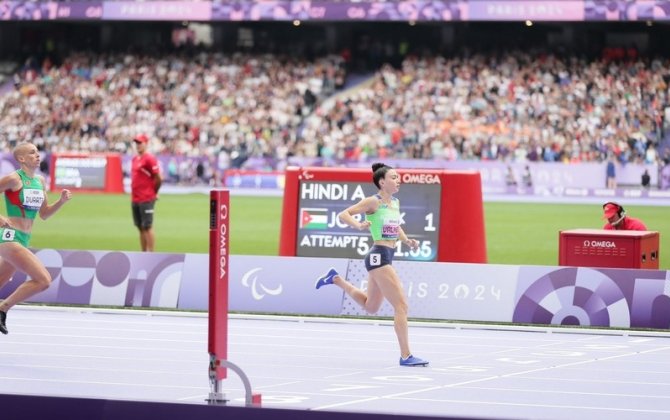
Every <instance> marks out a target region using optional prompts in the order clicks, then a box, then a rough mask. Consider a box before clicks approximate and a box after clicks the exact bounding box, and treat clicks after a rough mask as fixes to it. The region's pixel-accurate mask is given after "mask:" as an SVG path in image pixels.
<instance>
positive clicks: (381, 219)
mask: <svg viewBox="0 0 670 420" xmlns="http://www.w3.org/2000/svg"><path fill="white" fill-rule="evenodd" d="M375 197H377V198H378V199H379V200H380V203H379V207H378V208H377V211H375V212H374V213H372V214H366V215H365V219H366V220H368V221H369V222H370V233H371V234H372V240H374V241H395V240H397V239H398V235H399V234H400V200H398V199H397V198H395V197H391V203H389V204H386V203H384V202H381V199H382V197H381V196H380V195H379V194H376V195H375Z"/></svg>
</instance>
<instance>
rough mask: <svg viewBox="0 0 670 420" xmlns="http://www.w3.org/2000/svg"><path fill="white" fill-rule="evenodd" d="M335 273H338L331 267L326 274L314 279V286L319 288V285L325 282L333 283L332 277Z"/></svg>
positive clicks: (323, 284)
mask: <svg viewBox="0 0 670 420" xmlns="http://www.w3.org/2000/svg"><path fill="white" fill-rule="evenodd" d="M337 275H338V274H337V271H335V269H334V268H331V269H330V270H328V272H327V273H326V274H324V275H323V276H321V277H319V278H318V279H317V280H316V288H317V289H320V288H321V286H325V285H327V284H333V278H334V277H335V276H337Z"/></svg>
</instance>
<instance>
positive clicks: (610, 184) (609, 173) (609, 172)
mask: <svg viewBox="0 0 670 420" xmlns="http://www.w3.org/2000/svg"><path fill="white" fill-rule="evenodd" d="M605 176H606V181H607V188H609V189H615V188H616V186H617V183H616V166H615V164H614V156H610V158H609V159H608V160H607V165H606V167H605Z"/></svg>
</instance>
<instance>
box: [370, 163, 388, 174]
mask: <svg viewBox="0 0 670 420" xmlns="http://www.w3.org/2000/svg"><path fill="white" fill-rule="evenodd" d="M384 166H386V165H384V164H383V163H380V162H377V163H373V164H372V172H376V171H377V169H379V168H383V167H384Z"/></svg>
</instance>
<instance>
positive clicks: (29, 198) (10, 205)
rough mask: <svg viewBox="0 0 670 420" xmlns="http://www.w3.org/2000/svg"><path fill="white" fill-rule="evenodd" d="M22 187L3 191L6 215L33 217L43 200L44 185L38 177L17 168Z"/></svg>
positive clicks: (35, 215)
mask: <svg viewBox="0 0 670 420" xmlns="http://www.w3.org/2000/svg"><path fill="white" fill-rule="evenodd" d="M16 173H17V174H19V177H20V178H21V184H22V187H21V189H20V190H18V191H5V204H6V205H7V216H9V217H23V218H26V219H35V217H37V213H38V212H39V210H40V207H42V203H43V202H44V198H45V197H44V185H43V184H42V180H41V178H40V177H38V176H36V177H33V178H31V177H29V176H28V175H26V173H25V172H24V171H23V169H19V170H18V171H16Z"/></svg>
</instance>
